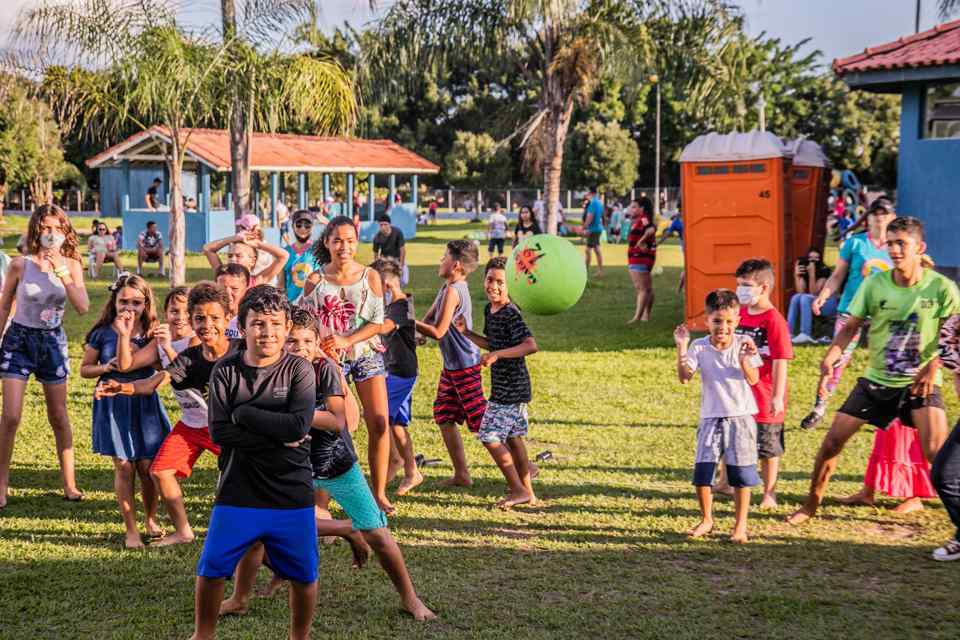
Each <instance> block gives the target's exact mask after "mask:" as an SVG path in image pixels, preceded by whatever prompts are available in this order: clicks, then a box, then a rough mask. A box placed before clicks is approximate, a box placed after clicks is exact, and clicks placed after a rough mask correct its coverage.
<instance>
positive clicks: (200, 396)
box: [97, 282, 236, 546]
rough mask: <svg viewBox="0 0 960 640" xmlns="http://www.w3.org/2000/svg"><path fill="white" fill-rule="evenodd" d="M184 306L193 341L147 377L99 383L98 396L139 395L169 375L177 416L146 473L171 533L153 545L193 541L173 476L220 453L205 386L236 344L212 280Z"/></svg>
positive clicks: (223, 296)
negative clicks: (204, 456)
mask: <svg viewBox="0 0 960 640" xmlns="http://www.w3.org/2000/svg"><path fill="white" fill-rule="evenodd" d="M187 308H188V314H189V317H190V321H191V322H192V323H193V330H194V331H195V332H196V336H197V340H198V341H199V343H198V344H197V345H194V346H191V347H187V348H186V349H184V350H183V351H182V352H181V353H180V354H179V355H178V356H177V357H176V358H175V359H174V361H173V362H172V363H169V364H168V365H167V367H166V371H162V372H158V373H156V374H155V375H154V376H153V377H151V378H147V379H145V380H138V381H136V382H132V383H120V382H117V381H109V382H105V383H103V384H101V385H100V386H98V387H97V397H107V396H115V395H124V396H130V395H137V396H142V395H150V394H152V393H154V391H155V390H156V389H157V387H159V386H160V385H161V384H163V382H164V381H166V380H170V383H171V386H172V387H173V393H174V397H176V399H177V402H178V403H179V405H180V408H181V409H182V413H181V416H180V421H179V422H177V424H176V425H175V426H174V427H173V431H171V432H170V434H169V435H168V436H167V437H166V439H164V441H163V444H162V445H160V450H159V451H158V452H157V456H156V458H154V461H153V465H152V466H151V467H150V475H151V476H152V477H153V479H154V480H155V481H156V483H157V487H158V488H159V489H160V494H161V495H162V496H163V502H164V505H166V507H167V513H168V514H170V519H171V520H172V521H173V524H174V527H175V530H174V532H173V533H172V534H168V535H166V536H164V537H163V538H162V539H161V540H160V541H159V542H157V543H156V546H167V545H171V544H183V543H189V542H193V540H194V534H193V529H192V528H191V527H190V522H189V520H188V518H187V510H186V507H185V505H184V503H183V493H182V492H181V491H180V483H179V482H178V480H177V479H178V478H189V477H190V474H191V473H192V472H193V466H194V465H195V464H196V462H197V459H198V458H199V457H200V456H201V455H202V454H203V452H204V451H209V452H210V453H212V454H213V455H220V447H218V446H217V445H215V444H214V443H213V442H212V441H211V440H210V433H209V431H208V429H207V386H208V384H209V381H210V373H211V372H212V371H213V366H214V365H215V364H216V363H217V361H218V360H220V359H221V358H223V357H224V356H226V355H228V354H229V353H232V352H233V351H234V350H235V349H236V345H235V344H233V345H232V344H231V341H230V340H229V339H228V338H227V337H226V335H225V331H226V327H227V309H228V308H229V302H228V301H227V294H226V292H225V291H224V290H223V288H222V287H219V286H217V285H215V284H213V283H212V282H201V283H199V284H197V285H195V286H194V287H193V289H191V290H190V297H189V299H188V302H187ZM188 339H189V338H188ZM181 342H182V341H181Z"/></svg>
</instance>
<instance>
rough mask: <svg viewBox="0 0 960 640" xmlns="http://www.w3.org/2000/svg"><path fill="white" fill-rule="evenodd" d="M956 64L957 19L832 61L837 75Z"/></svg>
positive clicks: (959, 46) (959, 53)
mask: <svg viewBox="0 0 960 640" xmlns="http://www.w3.org/2000/svg"><path fill="white" fill-rule="evenodd" d="M958 63H960V20H954V21H953V22H947V23H945V24H940V25H937V26H936V27H934V28H933V29H930V30H929V31H923V32H921V33H917V34H914V35H912V36H906V37H904V38H898V39H897V40H896V41H895V42H888V43H887V44H881V45H878V46H876V47H869V48H868V49H865V50H864V52H863V53H858V54H856V55H853V56H849V57H847V58H838V59H836V60H834V61H833V72H834V73H836V74H837V75H838V76H842V75H844V74H847V73H856V72H860V71H881V70H894V69H912V68H916V67H936V66H940V65H947V64H958Z"/></svg>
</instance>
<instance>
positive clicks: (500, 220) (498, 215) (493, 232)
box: [487, 202, 507, 258]
mask: <svg viewBox="0 0 960 640" xmlns="http://www.w3.org/2000/svg"><path fill="white" fill-rule="evenodd" d="M487 232H488V235H489V237H490V242H489V244H487V251H489V252H490V257H491V258H492V257H493V250H494V249H496V250H497V255H498V256H502V255H503V245H504V243H505V242H506V240H507V216H505V215H503V212H502V211H501V210H500V203H499V202H498V203H497V204H495V205H493V213H491V214H490V218H489V219H488V220H487Z"/></svg>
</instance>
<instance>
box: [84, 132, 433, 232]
mask: <svg viewBox="0 0 960 640" xmlns="http://www.w3.org/2000/svg"><path fill="white" fill-rule="evenodd" d="M185 132H186V133H188V134H189V138H188V141H187V145H186V147H187V149H186V157H185V160H184V171H183V192H184V195H185V196H194V197H195V198H196V202H197V211H196V213H193V212H190V213H187V214H186V215H185V220H186V245H187V250H188V251H199V250H200V249H201V247H203V245H204V244H205V243H207V242H209V241H210V240H213V239H216V238H222V237H225V236H227V235H231V234H233V233H234V214H233V210H232V206H231V202H232V199H231V194H230V179H229V172H230V167H231V162H230V135H229V132H227V131H224V130H220V129H188V130H185ZM170 144H171V136H170V133H169V131H168V130H167V129H166V128H165V127H160V126H154V127H151V128H149V129H147V130H145V131H141V132H139V133H137V134H134V135H132V136H130V137H129V138H127V139H126V140H124V141H122V142H120V143H118V144H115V145H113V146H112V147H110V148H109V149H106V150H104V151H103V152H101V153H99V154H97V155H96V156H94V157H92V158H90V159H89V160H87V163H86V164H87V166H89V167H90V168H96V169H99V170H100V202H101V209H102V211H103V212H104V213H105V214H106V215H114V216H121V217H122V218H123V228H124V234H123V248H124V249H135V248H136V238H137V234H138V233H139V232H140V231H141V230H142V229H144V228H145V226H146V221H147V220H148V219H149V220H154V221H156V222H157V225H158V226H159V227H160V228H161V229H167V228H168V227H169V208H167V209H164V210H158V211H150V210H148V209H146V202H145V201H144V199H143V198H144V194H145V193H146V190H147V187H149V186H150V183H151V182H152V181H153V179H154V178H160V179H161V182H162V185H161V189H160V192H161V194H166V193H168V192H169V175H168V172H167V166H166V163H165V162H164V149H165V148H167V147H168V146H169V145H170ZM250 170H251V173H252V180H251V182H252V187H253V188H254V201H255V202H258V201H259V195H260V194H259V193H257V190H258V185H259V184H260V183H261V182H262V181H261V179H260V178H261V176H262V174H267V175H268V185H269V186H268V189H269V202H270V205H269V222H270V225H269V227H267V228H265V235H266V237H267V238H268V240H271V241H273V242H277V241H279V228H278V227H279V225H278V223H277V200H278V198H280V197H281V196H282V190H281V185H282V184H284V182H285V181H284V176H285V174H286V175H289V174H295V175H296V176H297V202H296V208H301V209H305V208H307V193H308V187H309V175H310V174H311V173H319V174H322V179H323V200H324V201H325V202H326V201H327V199H328V198H329V197H330V195H331V192H330V176H331V174H345V175H346V193H345V199H344V202H345V203H347V204H348V203H352V202H353V195H354V191H355V189H356V188H357V184H356V174H358V173H361V174H364V173H365V174H367V193H368V194H370V196H368V198H367V203H366V214H367V215H366V217H367V220H366V222H364V224H363V225H362V228H361V237H362V238H363V239H369V238H370V237H372V235H373V232H374V229H375V228H376V222H375V221H374V214H375V211H376V208H375V207H376V204H375V198H373V197H372V194H373V193H374V188H375V186H376V175H377V174H379V175H386V176H387V183H388V186H389V189H390V196H389V200H388V202H390V203H393V202H394V197H395V194H396V193H397V176H398V175H399V176H409V179H410V187H411V189H410V191H411V202H410V203H409V206H410V208H412V211H413V213H414V215H415V213H416V210H417V204H418V203H417V189H418V175H419V174H436V173H438V172H439V170H440V167H438V166H437V165H435V164H434V163H432V162H430V161H428V160H426V159H424V158H422V157H420V156H419V155H417V154H416V153H414V152H412V151H410V150H408V149H405V148H404V147H402V146H400V145H398V144H397V143H395V142H393V141H391V140H363V139H358V138H334V137H320V136H306V135H293V134H274V133H254V134H253V137H252V140H251V143H250ZM224 173H225V174H227V175H226V181H225V183H226V189H225V191H226V195H225V197H223V198H221V199H220V200H221V201H220V202H219V203H217V204H216V205H215V203H213V202H212V199H211V178H212V176H214V175H216V174H224ZM161 200H162V201H166V200H167V198H165V197H161ZM291 208H293V206H292V205H291ZM348 210H349V209H348V208H347V207H344V209H341V212H343V213H346V212H347V211H348ZM398 226H400V227H401V230H402V231H403V232H404V235H405V236H406V237H407V239H411V238H412V237H413V235H414V234H415V233H416V226H415V225H410V224H403V225H398Z"/></svg>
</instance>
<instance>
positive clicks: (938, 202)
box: [897, 84, 960, 268]
mask: <svg viewBox="0 0 960 640" xmlns="http://www.w3.org/2000/svg"><path fill="white" fill-rule="evenodd" d="M924 95H925V89H924V86H923V85H921V84H907V85H904V87H903V106H902V113H901V115H900V156H899V159H898V162H897V213H899V214H900V215H910V216H916V217H918V218H920V219H921V220H923V222H924V225H925V227H926V237H927V253H929V254H930V256H931V257H932V258H933V259H934V261H935V262H936V263H937V267H953V268H956V267H960V224H958V223H960V217H958V215H957V213H958V209H960V139H949V140H930V139H924V138H923V137H922V135H923V133H922V132H923V120H924V100H923V96H924Z"/></svg>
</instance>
